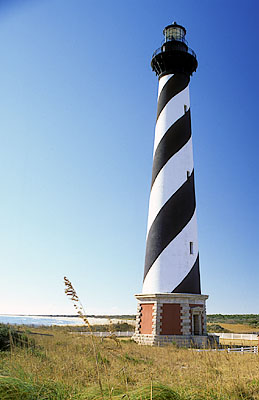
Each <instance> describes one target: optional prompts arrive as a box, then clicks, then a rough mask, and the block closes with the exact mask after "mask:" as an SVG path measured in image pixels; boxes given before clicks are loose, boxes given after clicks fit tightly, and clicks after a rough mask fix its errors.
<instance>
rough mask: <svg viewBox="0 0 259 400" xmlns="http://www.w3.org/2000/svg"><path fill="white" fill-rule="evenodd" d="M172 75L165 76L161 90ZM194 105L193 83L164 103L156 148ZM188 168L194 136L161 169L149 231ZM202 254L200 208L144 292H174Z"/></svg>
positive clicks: (158, 264) (157, 265)
mask: <svg viewBox="0 0 259 400" xmlns="http://www.w3.org/2000/svg"><path fill="white" fill-rule="evenodd" d="M171 76H172V75H167V76H165V77H162V78H161V79H160V81H159V89H158V93H159V94H160V93H161V90H162V88H163V87H164V85H165V83H166V82H168V80H169V79H170V77H171ZM185 105H186V106H187V109H189V107H190V98H189V86H187V87H186V88H185V89H184V90H183V91H182V92H180V93H178V94H177V95H176V96H175V97H173V98H172V99H171V100H170V101H169V102H168V103H167V104H166V106H165V107H164V109H163V110H162V112H161V113H160V116H159V118H158V120H157V124H156V129H155V143H154V153H155V150H156V148H157V146H158V144H159V142H160V141H161V139H162V138H163V136H164V134H165V133H166V131H167V130H168V129H169V128H170V127H171V126H172V125H173V124H174V123H175V122H176V121H177V120H178V119H179V118H181V117H182V116H183V115H184V113H185V110H184V106H185ZM187 171H190V173H191V172H192V171H193V150H192V139H190V140H189V141H188V142H187V143H186V144H185V145H184V146H183V147H182V149H180V150H179V151H178V152H177V153H176V154H174V155H173V157H171V159H170V160H168V162H167V163H166V164H165V165H164V167H163V168H162V170H161V171H160V172H159V174H158V176H157V177H156V180H155V182H154V184H153V187H152V189H151V193H150V202H149V214H148V227H147V232H149V229H150V227H151V225H152V223H153V221H154V219H155V218H156V216H157V214H158V213H159V211H160V209H161V208H162V207H163V205H164V204H165V203H166V202H167V201H168V200H169V198H170V197H171V196H172V195H173V194H174V193H175V192H176V191H177V190H178V189H179V188H180V187H181V186H182V185H183V183H184V182H186V180H187ZM172 224H173V221H172ZM190 242H193V254H190ZM197 255H198V237H197V220H196V212H195V213H194V215H193V217H192V218H191V220H190V221H189V223H188V224H187V225H186V226H185V227H184V229H183V230H182V231H181V232H180V233H179V234H178V235H177V237H176V238H175V239H174V240H173V241H172V242H171V243H170V244H169V245H168V246H167V247H166V248H165V249H164V250H163V251H162V253H161V254H160V255H159V257H158V258H157V260H156V261H155V262H154V264H153V265H152V267H151V268H150V270H149V271H148V273H147V275H146V277H145V280H144V284H143V290H142V293H170V292H172V290H174V289H175V288H176V287H177V286H178V285H179V284H180V283H181V282H182V280H183V279H184V278H185V277H186V275H187V274H188V273H189V272H190V270H191V268H192V267H193V265H194V263H195V261H196V258H197Z"/></svg>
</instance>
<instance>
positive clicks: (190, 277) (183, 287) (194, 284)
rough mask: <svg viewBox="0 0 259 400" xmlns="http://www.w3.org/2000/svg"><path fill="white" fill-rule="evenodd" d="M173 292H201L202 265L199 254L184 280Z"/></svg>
mask: <svg viewBox="0 0 259 400" xmlns="http://www.w3.org/2000/svg"><path fill="white" fill-rule="evenodd" d="M172 293H194V294H201V284H200V266H199V254H198V255H197V258H196V261H195V263H194V265H193V267H192V269H191V270H190V272H189V273H188V274H187V275H186V277H185V278H184V279H183V280H182V282H181V283H179V285H178V286H177V287H176V288H175V289H174V290H173V291H172Z"/></svg>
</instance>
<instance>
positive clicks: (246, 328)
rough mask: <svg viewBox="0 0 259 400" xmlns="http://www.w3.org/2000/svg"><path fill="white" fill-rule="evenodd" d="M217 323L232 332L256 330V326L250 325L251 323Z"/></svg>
mask: <svg viewBox="0 0 259 400" xmlns="http://www.w3.org/2000/svg"><path fill="white" fill-rule="evenodd" d="M218 325H220V326H222V328H225V329H227V330H228V331H229V332H232V333H252V332H255V331H257V330H258V329H257V328H254V327H251V325H246V324H224V323H219V324H218Z"/></svg>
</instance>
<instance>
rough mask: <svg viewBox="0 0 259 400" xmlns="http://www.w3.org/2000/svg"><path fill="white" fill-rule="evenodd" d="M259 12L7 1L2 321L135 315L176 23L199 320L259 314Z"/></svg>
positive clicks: (255, 6)
mask: <svg viewBox="0 0 259 400" xmlns="http://www.w3.org/2000/svg"><path fill="white" fill-rule="evenodd" d="M258 12H259V3H258V1H257V0H254V1H253V0H247V1H240V0H228V1H226V0H214V1H213V0H211V1H208V0H196V1H193V0H189V1H188V0H186V1H184V2H183V1H172V0H170V1H169V0H166V1H160V2H158V1H157V0H156V1H154V0H141V1H139V0H130V1H129V0H124V1H122V0H111V1H106V0H99V1H97V2H95V1H87V0H41V1H40V0H38V1H35V0H33V1H32V0H31V1H30V0H24V1H22V0H21V1H18V0H17V1H15V0H5V1H4V0H0V54H1V58H0V60H1V61H0V88H1V91H0V137H1V146H0V166H1V167H0V194H1V196H0V199H1V201H0V268H1V294H0V313H29V314H33V313H36V314H62V313H73V312H74V311H73V307H72V305H71V304H70V302H69V300H68V299H67V298H66V297H65V294H64V285H63V276H64V275H66V276H67V277H68V278H69V279H70V280H71V281H72V283H73V284H74V286H75V288H76V289H77V291H78V294H79V296H80V298H81V300H82V302H83V303H84V305H85V308H86V310H87V312H88V313H90V314H92V313H96V314H97V313H99V314H100V313H113V314H116V313H123V314H126V313H135V311H136V301H135V298H134V294H135V293H140V292H141V289H142V279H143V268H144V256H145V237H146V225H147V213H148V200H149V191H150V183H151V170H152V151H153V140H154V126H155V116H156V98H157V78H156V76H155V74H154V73H153V72H152V71H151V67H150V61H151V56H152V53H153V51H154V50H155V49H156V48H158V47H159V46H160V45H161V41H162V39H163V35H162V31H163V28H164V27H165V26H166V25H168V24H170V23H171V22H173V21H177V22H178V23H180V24H182V25H184V26H185V27H186V29H187V40H188V42H189V45H190V47H191V48H192V49H193V50H194V51H195V52H196V54H197V57H198V62H199V66H198V70H197V72H196V73H195V74H194V75H193V77H192V80H191V85H190V90H191V112H192V132H193V142H194V161H195V179H196V197H197V213H198V230H199V248H200V264H201V278H202V292H203V293H204V294H209V295H210V298H209V300H208V303H207V310H208V313H258V312H259V286H258V284H259V272H258V267H259V263H258V259H259V250H258V249H259V230H258V225H259V195H258V192H259V188H258V163H259V157H258V154H259V140H258V116H257V113H258V106H259V104H258V91H259V90H258V89H259V79H258V69H259V56H258V36H259V35H258V34H259V29H258Z"/></svg>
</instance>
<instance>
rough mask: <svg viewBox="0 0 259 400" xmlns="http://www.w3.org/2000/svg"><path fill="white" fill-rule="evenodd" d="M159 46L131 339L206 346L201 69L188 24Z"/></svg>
mask: <svg viewBox="0 0 259 400" xmlns="http://www.w3.org/2000/svg"><path fill="white" fill-rule="evenodd" d="M163 33H164V36H165V41H164V43H163V44H162V47H160V48H159V49H158V50H156V51H155V53H154V54H153V57H152V61H151V67H152V69H153V71H154V72H155V73H156V75H157V76H158V80H159V86H158V103H157V118H156V128H155V142H154V155H153V169H152V182H151V191H150V201H149V214H148V226H147V239H146V257H145V268H144V280H143V290H142V294H139V295H136V298H137V300H138V313H137V323H136V331H135V334H134V339H135V340H136V341H137V342H138V343H142V344H162V343H165V342H172V341H174V342H176V343H178V344H179V345H190V344H191V343H195V344H197V345H205V344H206V342H207V334H206V310H205V301H206V299H207V298H208V296H206V295H202V294H201V287H200V270H199V252H198V238H197V221H196V202H195V190H194V167H193V150H192V135H191V116H190V98H189V82H190V76H191V75H192V74H193V72H195V71H196V68H197V65H198V63H197V59H196V55H195V53H194V52H193V51H192V50H191V49H190V48H189V47H188V45H187V42H186V40H185V35H186V30H185V28H184V27H183V26H181V25H178V24H177V23H175V22H174V23H173V24H171V25H169V26H167V27H166V28H165V29H164V31H163Z"/></svg>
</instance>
